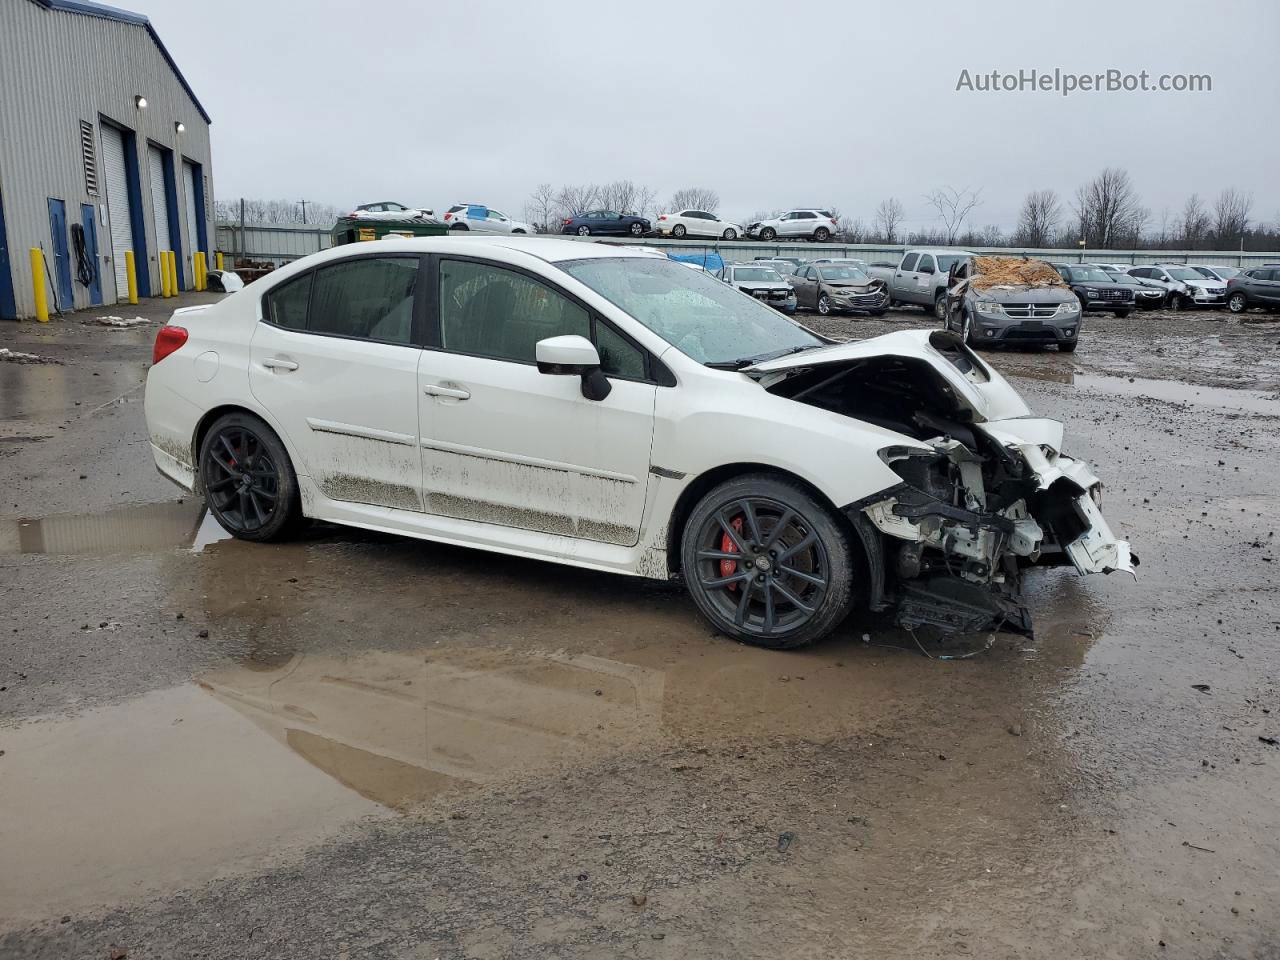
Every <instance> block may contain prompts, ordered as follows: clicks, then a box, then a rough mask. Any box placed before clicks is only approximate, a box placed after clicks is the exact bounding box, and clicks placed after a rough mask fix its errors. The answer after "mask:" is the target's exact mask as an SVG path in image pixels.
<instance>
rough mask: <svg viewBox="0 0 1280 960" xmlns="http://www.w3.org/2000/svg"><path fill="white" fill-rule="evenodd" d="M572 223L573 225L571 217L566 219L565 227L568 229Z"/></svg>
mask: <svg viewBox="0 0 1280 960" xmlns="http://www.w3.org/2000/svg"><path fill="white" fill-rule="evenodd" d="M571 223H573V220H571V219H570V218H569V217H565V220H564V225H565V226H566V227H567V226H568V225H569V224H571Z"/></svg>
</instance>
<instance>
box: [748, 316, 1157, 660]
mask: <svg viewBox="0 0 1280 960" xmlns="http://www.w3.org/2000/svg"><path fill="white" fill-rule="evenodd" d="M877 340H879V341H883V342H882V343H880V344H876V343H875V341H864V342H863V343H862V344H855V345H849V346H847V347H845V348H843V354H844V355H843V356H833V354H837V353H840V352H841V348H835V349H832V348H828V349H826V350H824V351H821V352H822V353H823V354H825V356H824V357H823V358H822V359H823V361H824V362H821V363H813V365H812V366H810V367H808V368H800V367H799V365H795V366H793V367H792V368H791V369H790V370H783V369H782V366H781V365H777V366H775V367H773V368H772V369H771V370H769V371H767V372H766V371H763V370H762V371H761V372H762V373H763V374H764V375H765V377H766V378H768V379H767V380H765V381H762V382H764V383H765V386H766V389H769V390H770V391H771V392H774V393H778V394H781V395H783V396H788V397H790V398H791V399H793V400H796V401H798V402H801V403H809V404H813V405H815V406H819V407H822V408H824V409H827V410H830V411H832V412H836V413H840V414H842V415H845V416H849V417H852V418H854V419H858V420H862V421H865V422H867V423H870V424H873V425H875V426H877V427H881V428H884V429H888V430H891V431H893V432H894V433H897V434H901V435H902V437H903V442H902V443H896V444H891V445H887V446H885V447H883V448H882V449H880V450H879V456H880V459H881V460H882V461H883V462H884V463H885V464H886V465H887V466H888V467H889V469H890V470H892V471H893V473H895V474H897V476H898V477H899V478H901V479H900V482H899V483H897V484H893V485H891V486H889V487H887V488H885V489H883V490H880V491H878V492H877V493H875V494H872V495H870V496H867V497H864V498H862V499H861V500H859V501H858V502H856V503H852V504H848V505H846V506H845V507H844V512H845V514H846V515H847V516H848V517H849V519H850V521H851V523H852V524H853V526H854V529H855V531H857V533H858V534H859V538H860V539H861V540H862V543H863V546H864V547H866V548H867V554H868V557H869V559H870V560H871V567H872V571H871V573H872V576H871V578H870V579H871V589H870V593H871V596H870V597H869V601H870V604H871V606H872V608H873V609H878V610H891V611H892V612H893V614H894V617H895V620H896V622H897V624H898V625H899V626H901V627H903V628H906V629H915V628H918V627H924V626H928V627H933V628H936V629H937V630H939V631H940V632H942V633H946V634H951V633H968V632H974V631H980V630H995V629H1005V630H1010V631H1013V632H1017V633H1022V634H1027V635H1030V633H1031V629H1032V624H1031V617H1030V614H1029V613H1028V611H1027V609H1026V607H1025V606H1024V605H1023V603H1022V599H1021V580H1022V572H1023V570H1024V569H1025V568H1027V567H1029V566H1031V565H1041V566H1074V567H1075V568H1076V570H1077V571H1078V572H1079V573H1081V574H1087V573H1111V572H1113V571H1116V570H1123V571H1127V572H1130V573H1132V572H1133V567H1134V565H1135V564H1136V563H1137V558H1136V557H1134V556H1132V555H1131V553H1130V551H1129V545H1128V543H1126V542H1125V541H1123V540H1118V539H1116V537H1115V535H1114V534H1113V533H1112V531H1111V528H1110V526H1109V525H1108V524H1107V521H1106V520H1105V518H1104V517H1103V516H1102V512H1101V501H1102V484H1101V482H1100V481H1099V479H1098V478H1097V477H1096V476H1095V475H1094V473H1093V472H1092V470H1091V469H1090V468H1089V466H1088V465H1087V464H1085V463H1084V462H1082V461H1080V460H1077V459H1074V458H1072V457H1068V456H1066V455H1064V454H1063V453H1062V452H1061V446H1062V426H1061V424H1059V423H1057V422H1056V421H1053V420H1047V419H1040V418H1035V417H1032V416H1030V411H1029V410H1028V409H1027V407H1026V405H1025V403H1024V402H1023V401H1022V400H1021V398H1020V397H1019V396H1018V395H1017V393H1016V392H1015V391H1014V390H1013V389H1012V387H1010V386H1009V385H1008V383H1007V382H1005V381H1004V379H1003V378H1002V377H1000V375H999V374H998V373H996V372H995V371H994V370H991V369H990V368H989V367H987V366H986V365H985V364H984V363H983V362H982V361H981V360H980V359H979V358H978V357H977V356H976V355H975V354H974V353H973V352H972V351H971V350H969V349H968V348H967V347H965V346H964V344H963V343H962V342H961V341H960V339H959V338H958V337H955V336H953V335H952V334H949V333H944V332H941V331H934V332H932V333H929V332H926V331H904V332H903V333H899V334H890V335H888V336H886V337H880V338H877ZM889 341H892V342H889ZM763 366H764V365H761V367H763Z"/></svg>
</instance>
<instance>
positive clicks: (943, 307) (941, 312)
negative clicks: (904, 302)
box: [925, 293, 947, 322]
mask: <svg viewBox="0 0 1280 960" xmlns="http://www.w3.org/2000/svg"><path fill="white" fill-rule="evenodd" d="M925 309H926V310H928V309H929V308H928V307H925ZM933 315H934V317H935V318H937V320H938V321H939V322H942V321H944V320H946V319H947V295H946V294H945V293H939V294H938V295H937V296H935V297H934V298H933Z"/></svg>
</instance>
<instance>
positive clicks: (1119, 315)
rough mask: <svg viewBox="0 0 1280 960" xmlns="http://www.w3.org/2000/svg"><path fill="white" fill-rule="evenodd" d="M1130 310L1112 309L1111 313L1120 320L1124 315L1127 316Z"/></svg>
mask: <svg viewBox="0 0 1280 960" xmlns="http://www.w3.org/2000/svg"><path fill="white" fill-rule="evenodd" d="M1130 312H1131V311H1129V310H1113V311H1112V313H1114V314H1115V315H1116V318H1117V319H1120V320H1123V319H1124V318H1125V317H1127V316H1128V315H1129V314H1130Z"/></svg>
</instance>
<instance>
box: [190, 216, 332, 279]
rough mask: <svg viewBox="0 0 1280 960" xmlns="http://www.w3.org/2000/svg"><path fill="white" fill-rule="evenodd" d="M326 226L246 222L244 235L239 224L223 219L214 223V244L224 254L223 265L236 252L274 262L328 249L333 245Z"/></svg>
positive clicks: (283, 261) (229, 260) (236, 253)
mask: <svg viewBox="0 0 1280 960" xmlns="http://www.w3.org/2000/svg"><path fill="white" fill-rule="evenodd" d="M329 231H330V228H329V227H319V226H302V225H301V224H299V225H298V226H267V225H265V224H252V223H250V224H246V225H245V230H244V238H243V239H242V238H241V236H240V224H238V223H229V222H227V221H225V220H223V221H220V222H219V223H218V239H217V243H216V247H217V249H218V250H221V251H222V252H223V254H225V256H226V260H227V267H228V268H230V267H231V261H232V259H233V258H234V257H236V256H241V257H244V258H247V259H249V260H269V261H271V263H273V264H274V265H275V266H277V267H278V266H280V265H281V264H285V263H289V262H290V261H293V260H297V259H298V258H299V257H305V256H306V255H307V254H309V253H316V252H317V251H320V250H328V249H329V247H331V246H332V245H333V243H332V240H331V236H330V232H329Z"/></svg>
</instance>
